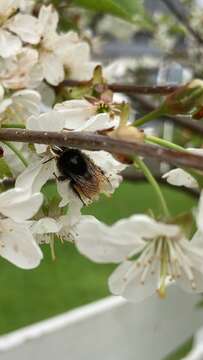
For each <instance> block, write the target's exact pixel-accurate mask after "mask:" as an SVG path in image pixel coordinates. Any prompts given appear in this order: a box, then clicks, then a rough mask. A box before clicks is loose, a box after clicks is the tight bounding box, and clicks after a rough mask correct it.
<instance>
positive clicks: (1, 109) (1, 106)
mask: <svg viewBox="0 0 203 360" xmlns="http://www.w3.org/2000/svg"><path fill="white" fill-rule="evenodd" d="M11 104H12V100H11V99H5V100H3V101H1V102H0V114H2V113H4V111H5V110H6V109H7V108H8V107H9V106H10V105H11Z"/></svg>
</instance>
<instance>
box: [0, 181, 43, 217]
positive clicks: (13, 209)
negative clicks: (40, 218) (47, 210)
mask: <svg viewBox="0 0 203 360" xmlns="http://www.w3.org/2000/svg"><path fill="white" fill-rule="evenodd" d="M42 202H43V196H42V194H41V193H35V194H33V195H31V194H30V195H29V196H28V194H27V193H26V192H25V191H24V190H20V189H15V188H14V189H11V190H7V191H5V192H3V193H1V194H0V212H1V213H2V214H4V215H5V216H8V217H10V218H12V219H14V220H15V221H23V220H26V219H30V218H31V217H33V216H34V215H35V214H36V212H37V211H38V210H39V208H40V206H41V205H42Z"/></svg>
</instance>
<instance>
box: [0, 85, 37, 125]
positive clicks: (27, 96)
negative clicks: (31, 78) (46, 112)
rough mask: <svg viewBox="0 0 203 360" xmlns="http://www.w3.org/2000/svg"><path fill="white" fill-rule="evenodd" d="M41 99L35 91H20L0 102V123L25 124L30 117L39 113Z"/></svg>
mask: <svg viewBox="0 0 203 360" xmlns="http://www.w3.org/2000/svg"><path fill="white" fill-rule="evenodd" d="M40 102H41V97H40V95H39V93H38V92H37V91H35V90H28V89H25V90H20V91H16V92H14V93H13V94H11V95H10V96H9V97H5V98H3V99H2V100H1V101H0V122H2V121H4V122H10V123H11V122H14V123H20V124H26V121H27V119H28V118H29V117H30V116H31V115H34V116H37V115H39V113H40Z"/></svg>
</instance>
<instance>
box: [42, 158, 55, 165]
mask: <svg viewBox="0 0 203 360" xmlns="http://www.w3.org/2000/svg"><path fill="white" fill-rule="evenodd" d="M54 159H55V157H52V158H50V159H48V160H45V161H43V164H46V163H48V162H49V161H51V160H54Z"/></svg>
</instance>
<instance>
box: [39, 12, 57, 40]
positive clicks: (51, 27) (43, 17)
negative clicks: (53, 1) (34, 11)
mask: <svg viewBox="0 0 203 360" xmlns="http://www.w3.org/2000/svg"><path fill="white" fill-rule="evenodd" d="M38 19H39V27H40V32H41V33H42V34H43V40H44V41H46V39H47V37H50V36H51V35H53V34H55V32H56V29H57V24H58V20H59V16H58V13H57V11H56V10H55V9H54V8H53V6H52V5H49V6H44V5H43V6H41V8H40V11H39V15H38Z"/></svg>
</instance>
